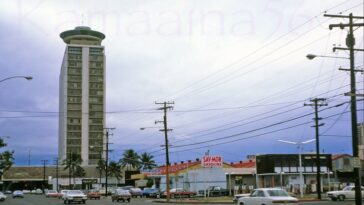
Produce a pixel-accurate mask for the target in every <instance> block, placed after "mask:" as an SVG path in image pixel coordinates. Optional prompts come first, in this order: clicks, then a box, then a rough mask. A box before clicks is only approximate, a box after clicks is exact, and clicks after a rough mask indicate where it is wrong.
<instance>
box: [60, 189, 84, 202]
mask: <svg viewBox="0 0 364 205" xmlns="http://www.w3.org/2000/svg"><path fill="white" fill-rule="evenodd" d="M62 200H63V202H64V203H65V204H70V203H71V202H78V203H81V202H82V203H83V204H85V203H86V200H87V196H86V195H85V194H84V193H83V192H82V191H81V190H68V191H67V192H66V193H65V194H64V195H63V196H62Z"/></svg>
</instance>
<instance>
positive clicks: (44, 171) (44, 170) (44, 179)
mask: <svg viewBox="0 0 364 205" xmlns="http://www.w3.org/2000/svg"><path fill="white" fill-rule="evenodd" d="M41 162H42V164H43V193H44V189H45V187H46V184H47V182H46V165H47V164H48V160H41Z"/></svg>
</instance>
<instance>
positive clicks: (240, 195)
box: [233, 194, 250, 202]
mask: <svg viewBox="0 0 364 205" xmlns="http://www.w3.org/2000/svg"><path fill="white" fill-rule="evenodd" d="M248 196H250V194H235V195H234V198H233V202H237V201H238V200H239V199H240V198H241V197H248Z"/></svg>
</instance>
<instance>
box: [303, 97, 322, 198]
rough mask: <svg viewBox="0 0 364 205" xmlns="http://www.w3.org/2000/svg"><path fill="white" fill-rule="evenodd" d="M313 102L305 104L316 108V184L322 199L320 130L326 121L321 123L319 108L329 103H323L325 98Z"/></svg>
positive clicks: (318, 196)
mask: <svg viewBox="0 0 364 205" xmlns="http://www.w3.org/2000/svg"><path fill="white" fill-rule="evenodd" d="M310 101H311V102H312V103H311V104H306V103H305V104H304V105H305V106H312V107H314V109H315V118H314V120H315V125H314V126H313V127H315V135H316V184H317V187H316V189H317V198H318V199H321V160H320V136H319V135H320V132H319V127H320V126H323V125H324V123H321V124H319V120H321V118H319V117H318V108H319V107H321V106H327V103H323V102H324V101H325V99H324V98H315V99H312V100H310Z"/></svg>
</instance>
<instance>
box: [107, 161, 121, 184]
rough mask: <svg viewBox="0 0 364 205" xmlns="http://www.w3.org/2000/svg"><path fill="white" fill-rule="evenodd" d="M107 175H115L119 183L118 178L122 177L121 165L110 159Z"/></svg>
mask: <svg viewBox="0 0 364 205" xmlns="http://www.w3.org/2000/svg"><path fill="white" fill-rule="evenodd" d="M108 177H115V178H116V179H117V180H118V183H119V180H120V179H121V178H122V177H123V175H122V174H121V165H120V164H118V163H117V162H114V161H111V162H110V163H109V166H108Z"/></svg>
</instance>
